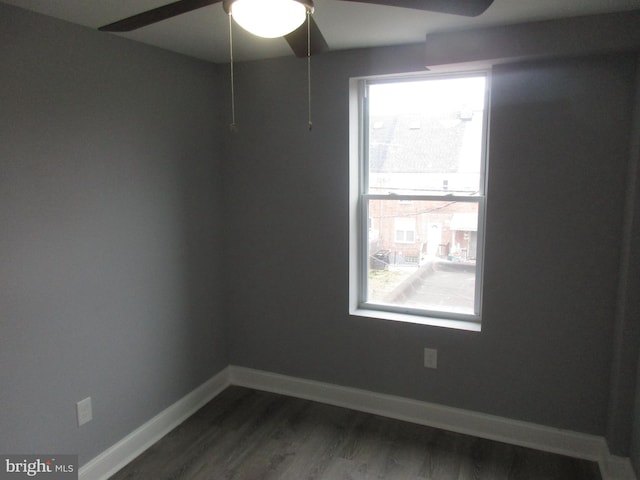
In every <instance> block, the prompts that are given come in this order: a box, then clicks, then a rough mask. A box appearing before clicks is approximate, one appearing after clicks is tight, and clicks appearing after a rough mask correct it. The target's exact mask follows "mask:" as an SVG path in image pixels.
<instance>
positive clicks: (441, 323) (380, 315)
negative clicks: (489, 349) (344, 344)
mask: <svg viewBox="0 0 640 480" xmlns="http://www.w3.org/2000/svg"><path fill="white" fill-rule="evenodd" d="M349 313H350V315H353V316H356V317H366V318H377V319H380V320H391V321H394V322H405V323H414V324H418V325H428V326H431V327H441V328H452V329H455V330H465V331H468V332H479V331H481V328H482V325H481V324H480V322H473V321H469V320H454V319H450V318H436V317H423V316H419V315H410V314H406V313H397V312H385V311H382V310H371V309H364V308H356V309H354V310H352V311H351V312H349Z"/></svg>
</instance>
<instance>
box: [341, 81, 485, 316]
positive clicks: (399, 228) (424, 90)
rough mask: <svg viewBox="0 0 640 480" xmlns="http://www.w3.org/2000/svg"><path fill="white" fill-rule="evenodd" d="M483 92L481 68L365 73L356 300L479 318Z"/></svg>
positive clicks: (374, 306)
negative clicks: (380, 75) (368, 76)
mask: <svg viewBox="0 0 640 480" xmlns="http://www.w3.org/2000/svg"><path fill="white" fill-rule="evenodd" d="M487 92H488V75H487V74H486V73H484V72H482V73H470V74H464V75H456V76H431V77H419V78H416V77H409V78H403V79H395V80H389V79H385V80H368V81H362V82H361V83H360V110H359V111H360V114H359V122H358V123H359V138H360V148H359V152H360V155H359V157H360V158H359V159H358V162H359V163H358V166H357V168H356V169H355V170H354V169H353V168H352V175H353V172H354V171H357V175H358V179H357V180H358V181H357V189H358V194H357V214H356V216H355V218H353V219H352V220H353V221H355V222H357V226H356V227H355V228H354V229H352V235H354V234H355V235H356V239H355V243H356V245H357V248H355V249H352V255H356V256H357V259H355V262H356V263H357V272H358V273H357V283H358V287H357V295H358V299H357V308H361V309H367V310H374V311H387V312H395V313H399V314H408V315H417V316H421V317H434V318H444V319H454V320H455V319H460V320H471V321H479V320H480V306H481V296H482V295H481V293H482V290H481V280H482V251H483V248H482V245H483V239H484V232H483V230H484V211H485V197H484V194H485V181H486V175H485V164H486V161H485V150H486V132H487V128H486V125H487V120H486V118H487V114H486V104H487ZM353 185H356V182H352V188H354V187H353ZM352 240H353V239H352ZM353 261H354V259H352V262H353Z"/></svg>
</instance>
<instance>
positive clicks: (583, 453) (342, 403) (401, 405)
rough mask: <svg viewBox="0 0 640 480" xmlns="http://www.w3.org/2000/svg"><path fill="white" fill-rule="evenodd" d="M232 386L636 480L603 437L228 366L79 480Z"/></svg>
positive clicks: (99, 472)
mask: <svg viewBox="0 0 640 480" xmlns="http://www.w3.org/2000/svg"><path fill="white" fill-rule="evenodd" d="M230 385H237V386H242V387H248V388H254V389H256V390H263V391H267V392H273V393H278V394H282V395H288V396H291V397H297V398H303V399H306V400H313V401H317V402H322V403H326V404H329V405H335V406H338V407H344V408H350V409H353V410H358V411H361V412H366V413H372V414H375V415H381V416H384V417H388V418H394V419H397V420H403V421H407V422H412V423H416V424H419V425H426V426H429V427H434V428H441V429H443V430H449V431H452V432H458V433H463V434H466V435H473V436H476V437H480V438H487V439H490V440H496V441H500V442H505V443H509V444H512V445H520V446H523V447H529V448H535V449H537V450H541V451H545V452H551V453H558V454H561V455H568V456H571V457H575V458H581V459H585V460H591V461H595V462H598V464H599V466H600V472H601V474H602V478H603V480H639V479H637V477H636V475H635V473H634V471H633V468H632V466H631V462H630V460H629V458H626V457H617V456H614V455H611V453H610V452H609V449H608V447H607V443H606V441H605V439H604V438H603V437H600V436H597V435H588V434H584V433H578V432H572V431H568V430H560V429H557V428H551V427H545V426H542V425H537V424H534V423H528V422H522V421H518V420H511V419H508V418H504V417H499V416H495V415H488V414H484V413H479V412H473V411H470V410H464V409H459V408H453V407H447V406H443V405H438V404H434V403H428V402H422V401H418V400H411V399H408V398H403V397H397V396H394V395H386V394H381V393H375V392H371V391H368V390H360V389H357V388H351V387H342V386H339V385H333V384H330V383H324V382H317V381H314V380H306V379H302V378H296V377H290V376H287V375H280V374H277V373H270V372H265V371H262V370H254V369H251V368H245V367H237V366H229V367H227V368H225V369H224V370H222V371H221V372H219V373H218V374H216V375H214V376H213V377H211V378H210V379H209V380H207V381H206V382H205V383H203V384H202V385H200V386H199V387H197V388H196V389H195V390H193V391H192V392H190V393H188V394H187V395H186V396H184V397H183V398H182V399H180V400H178V401H177V402H176V403H174V404H173V405H171V406H170V407H169V408H167V409H165V410H164V411H162V412H160V413H159V414H158V415H156V416H155V417H153V418H152V419H151V420H149V421H148V422H146V423H145V424H144V425H142V426H140V427H139V428H137V429H136V430H135V431H133V432H131V433H130V434H129V435H127V436H126V437H125V438H123V439H122V440H120V441H119V442H117V443H116V444H115V445H113V446H112V447H110V448H108V449H107V450H105V451H104V452H102V453H101V454H100V455H98V456H97V457H95V458H94V459H93V460H91V461H89V462H88V463H86V464H85V465H83V466H82V468H80V471H79V480H106V479H108V478H109V477H110V476H111V475H113V474H114V473H116V472H117V471H118V470H120V469H121V468H122V467H124V466H125V465H127V464H128V463H129V462H131V461H132V460H133V459H134V458H136V457H137V456H138V455H140V454H141V453H142V452H144V451H145V450H146V449H147V448H149V447H150V446H151V445H153V444H154V443H155V442H157V441H158V440H159V439H160V438H162V437H163V436H164V435H166V434H167V433H169V432H170V431H171V430H172V429H174V428H175V427H177V426H178V425H180V424H181V423H182V422H183V421H184V420H186V419H187V418H188V417H190V416H191V415H192V414H194V413H195V412H196V411H197V410H198V409H200V408H201V407H202V406H204V405H205V404H206V403H207V402H209V401H210V400H211V399H212V398H214V397H215V396H217V395H218V394H219V393H221V392H222V391H223V390H224V389H226V388H227V387H228V386H230Z"/></svg>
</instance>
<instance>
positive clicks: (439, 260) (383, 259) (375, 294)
mask: <svg viewBox="0 0 640 480" xmlns="http://www.w3.org/2000/svg"><path fill="white" fill-rule="evenodd" d="M368 209H369V210H368V214H369V219H370V222H369V231H368V252H369V253H368V258H369V261H368V265H367V273H368V275H367V277H368V278H367V280H368V282H367V287H368V288H367V299H366V301H367V302H368V303H377V304H386V305H396V306H404V307H411V308H417V309H423V310H432V311H442V312H456V313H466V314H474V305H475V302H474V297H475V279H476V255H477V253H478V204H477V203H476V202H453V201H414V202H411V203H406V202H402V201H400V200H369V201H368Z"/></svg>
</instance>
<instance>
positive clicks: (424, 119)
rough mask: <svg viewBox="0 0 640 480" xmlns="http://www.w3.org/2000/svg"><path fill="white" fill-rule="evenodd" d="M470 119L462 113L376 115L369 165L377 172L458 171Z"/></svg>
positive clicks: (371, 128)
mask: <svg viewBox="0 0 640 480" xmlns="http://www.w3.org/2000/svg"><path fill="white" fill-rule="evenodd" d="M468 123H469V122H468V121H465V120H462V119H461V118H460V116H458V115H456V116H452V115H447V116H427V115H398V116H373V117H372V118H371V125H370V129H369V168H370V171H371V172H376V173H393V172H396V173H417V172H421V173H449V172H457V171H458V165H459V159H460V152H461V149H462V144H463V139H464V134H465V129H466V128H467V125H468Z"/></svg>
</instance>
